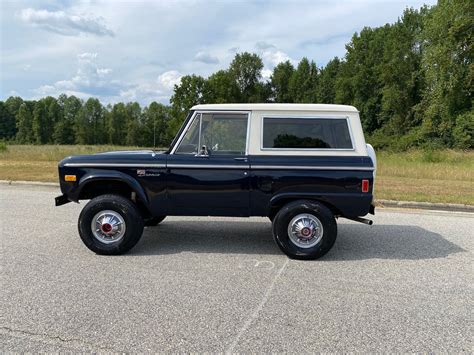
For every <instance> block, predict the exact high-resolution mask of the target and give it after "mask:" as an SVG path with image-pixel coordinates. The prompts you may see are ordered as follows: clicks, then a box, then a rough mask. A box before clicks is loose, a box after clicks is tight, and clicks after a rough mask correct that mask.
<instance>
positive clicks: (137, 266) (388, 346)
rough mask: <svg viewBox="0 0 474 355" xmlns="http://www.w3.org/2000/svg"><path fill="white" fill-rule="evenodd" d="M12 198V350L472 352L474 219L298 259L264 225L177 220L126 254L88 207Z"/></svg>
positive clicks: (0, 217) (6, 300) (0, 311)
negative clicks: (93, 222) (94, 224)
mask: <svg viewBox="0 0 474 355" xmlns="http://www.w3.org/2000/svg"><path fill="white" fill-rule="evenodd" d="M56 195H58V190H57V188H53V187H51V188H48V187H29V186H8V185H0V238H1V251H0V252H1V255H0V257H1V279H0V300H1V305H0V351H1V352H7V351H13V352H55V351H56V352H57V351H71V352H79V351H85V352H191V351H192V352H220V353H224V352H227V353H237V352H244V353H250V352H253V353H255V352H292V353H302V352H305V353H307V352H449V353H458V352H472V351H473V341H472V340H473V327H472V325H473V324H474V322H473V321H474V319H473V312H472V309H473V285H474V282H473V281H474V280H473V275H474V274H473V258H472V253H473V249H474V242H473V241H474V232H473V231H474V214H469V213H449V212H431V211H413V210H411V211H409V210H395V209H384V210H378V211H377V214H376V216H375V217H374V218H373V219H374V225H373V226H367V225H363V224H359V223H355V222H351V221H347V220H343V219H340V220H339V221H338V227H339V235H338V239H337V241H336V244H335V246H334V248H333V249H332V250H331V251H330V252H329V253H328V254H327V255H326V256H325V257H324V258H322V259H320V260H316V261H295V260H289V259H288V258H287V257H286V256H285V255H283V254H282V253H281V252H280V250H279V249H278V247H277V246H276V245H275V243H274V242H273V239H272V235H271V224H270V222H269V220H268V219H266V218H250V219H238V218H196V217H189V218H181V217H179V218H178V217H168V218H166V219H165V221H164V222H163V223H162V224H161V225H159V226H157V227H153V228H147V229H146V230H145V233H144V235H143V237H142V239H141V241H140V242H139V244H138V245H137V246H136V247H135V248H134V249H133V250H132V251H131V252H130V253H129V254H127V255H123V256H98V255H95V254H93V253H92V252H90V251H89V250H88V249H87V248H86V247H85V246H84V245H83V244H82V242H81V240H80V238H79V236H78V232H77V217H78V215H79V212H80V209H81V207H82V206H83V204H80V205H78V204H67V205H65V206H61V207H54V200H53V198H54V197H55V196H56Z"/></svg>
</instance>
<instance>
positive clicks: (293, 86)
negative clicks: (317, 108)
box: [289, 58, 318, 103]
mask: <svg viewBox="0 0 474 355" xmlns="http://www.w3.org/2000/svg"><path fill="white" fill-rule="evenodd" d="M317 80H318V69H317V67H316V64H315V63H314V62H313V61H311V62H310V61H309V60H308V59H307V58H303V59H301V61H300V62H299V63H298V67H297V68H296V70H295V71H294V72H293V74H292V75H291V78H290V83H289V91H290V95H291V98H292V100H293V102H298V103H314V102H315V101H316V86H317Z"/></svg>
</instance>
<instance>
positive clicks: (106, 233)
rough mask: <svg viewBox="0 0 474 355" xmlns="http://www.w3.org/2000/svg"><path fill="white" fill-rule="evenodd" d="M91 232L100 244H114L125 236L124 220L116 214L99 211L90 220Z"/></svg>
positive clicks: (109, 211)
mask: <svg viewBox="0 0 474 355" xmlns="http://www.w3.org/2000/svg"><path fill="white" fill-rule="evenodd" d="M91 230H92V234H93V235H94V238H96V239H97V240H98V241H100V242H101V243H104V244H111V243H116V242H118V241H119V240H121V239H122V238H123V236H124V235H125V230H126V225H125V220H124V219H123V217H122V216H121V215H120V213H118V212H115V211H111V210H105V211H100V212H99V213H97V214H96V215H95V216H94V218H92V222H91Z"/></svg>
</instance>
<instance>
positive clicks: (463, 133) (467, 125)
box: [453, 110, 474, 149]
mask: <svg viewBox="0 0 474 355" xmlns="http://www.w3.org/2000/svg"><path fill="white" fill-rule="evenodd" d="M453 139H454V147H455V148H459V149H470V148H474V111H472V110H471V111H469V112H466V113H463V114H462V115H459V116H457V117H456V124H455V126H454V128H453Z"/></svg>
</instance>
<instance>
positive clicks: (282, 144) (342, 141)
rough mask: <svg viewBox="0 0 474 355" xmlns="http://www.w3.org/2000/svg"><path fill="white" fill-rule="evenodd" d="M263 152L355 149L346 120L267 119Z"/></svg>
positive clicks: (265, 119) (264, 124) (264, 126)
mask: <svg viewBox="0 0 474 355" xmlns="http://www.w3.org/2000/svg"><path fill="white" fill-rule="evenodd" d="M262 145H263V149H265V148H266V149H295V148H296V149H353V146H352V140H351V135H350V133H349V126H348V122H347V120H346V119H345V118H298V117H288V118H285V117H265V118H264V119H263V143H262Z"/></svg>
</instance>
